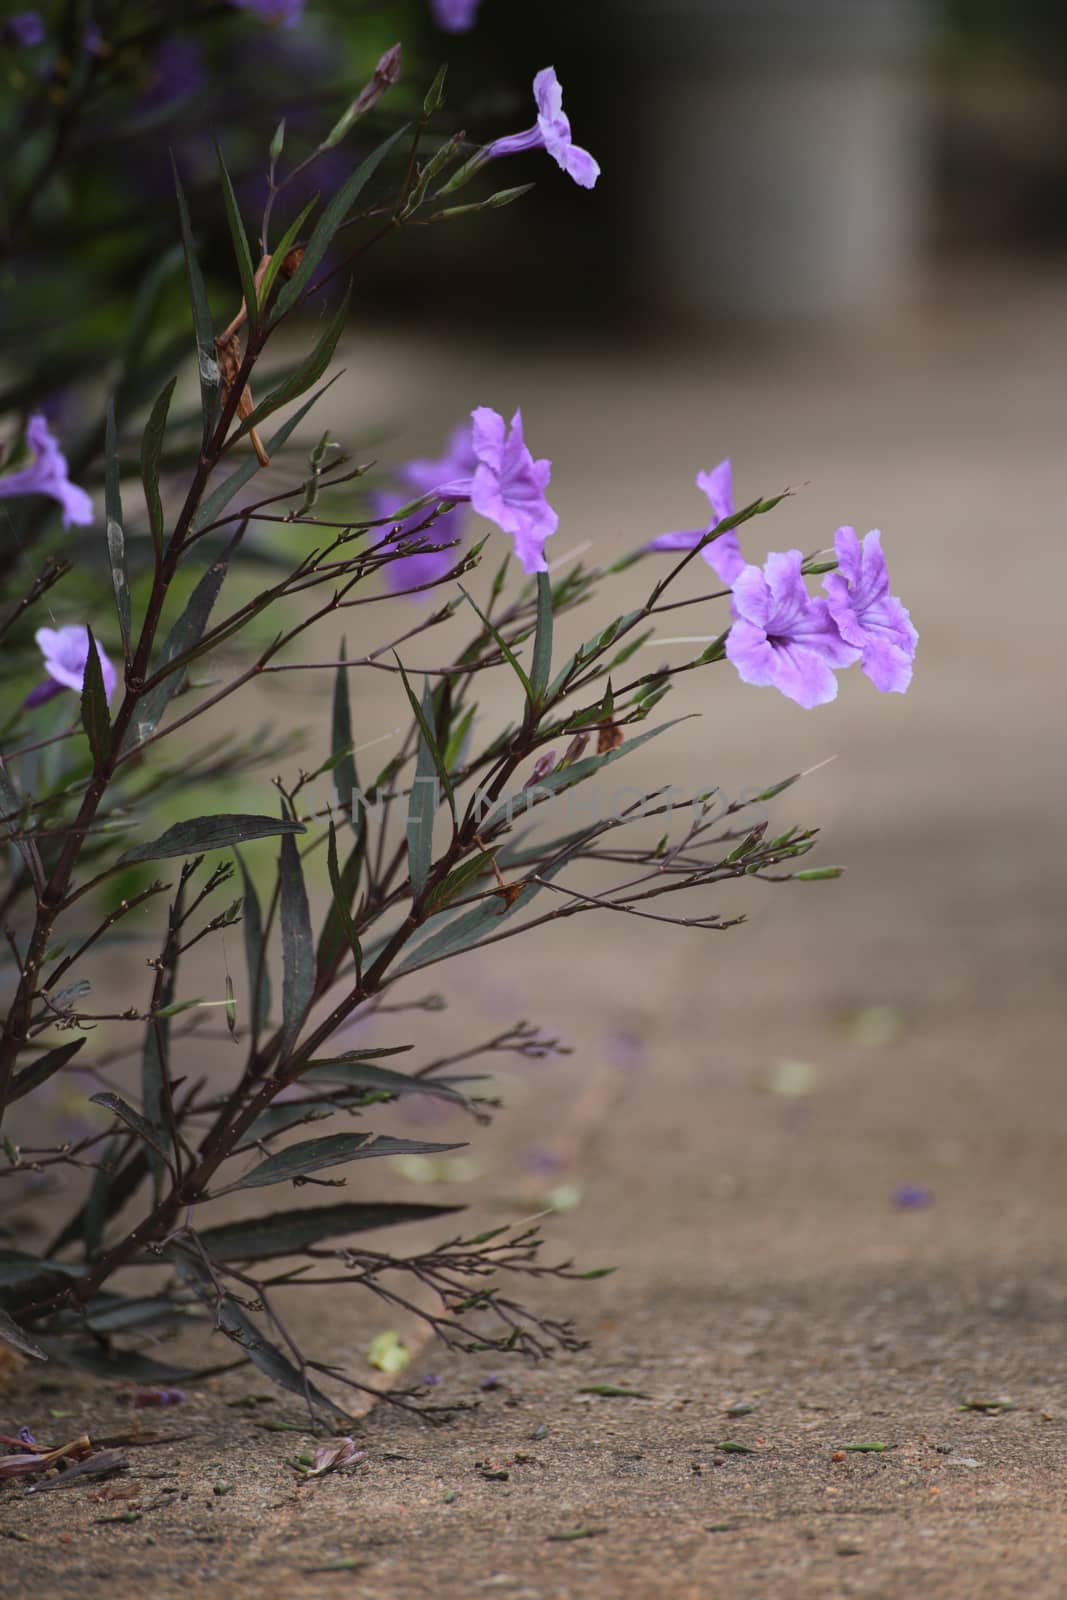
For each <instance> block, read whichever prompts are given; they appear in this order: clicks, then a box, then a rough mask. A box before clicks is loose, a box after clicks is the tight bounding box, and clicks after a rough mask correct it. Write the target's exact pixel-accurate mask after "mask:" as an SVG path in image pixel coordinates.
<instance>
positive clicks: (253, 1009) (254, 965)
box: [234, 850, 271, 1039]
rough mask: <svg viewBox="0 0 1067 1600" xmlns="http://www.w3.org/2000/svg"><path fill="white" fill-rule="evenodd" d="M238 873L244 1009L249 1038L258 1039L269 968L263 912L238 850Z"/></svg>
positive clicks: (265, 1013) (265, 1017) (265, 1018)
mask: <svg viewBox="0 0 1067 1600" xmlns="http://www.w3.org/2000/svg"><path fill="white" fill-rule="evenodd" d="M234 855H235V856H236V857H237V865H238V866H239V867H240V869H241V881H242V883H243V885H244V904H243V908H242V913H241V925H242V928H243V929H244V941H245V962H246V964H247V967H248V1006H249V1012H250V1014H251V1020H252V1037H253V1038H254V1039H258V1037H259V1035H260V1034H261V1033H262V1032H263V1029H264V1028H265V1027H266V1026H267V1023H268V1022H269V1021H270V998H271V996H270V967H269V964H268V961H267V949H266V944H265V942H264V938H263V912H262V910H261V909H260V904H259V896H258V894H257V893H256V886H255V884H254V883H253V882H252V879H251V878H250V877H249V875H248V868H247V867H246V866H245V864H244V858H243V857H242V855H241V852H240V851H239V850H235V851H234Z"/></svg>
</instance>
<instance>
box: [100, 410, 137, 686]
mask: <svg viewBox="0 0 1067 1600" xmlns="http://www.w3.org/2000/svg"><path fill="white" fill-rule="evenodd" d="M104 516H105V519H106V521H107V553H108V562H109V565H110V567H111V583H112V586H113V588H114V590H115V609H116V610H117V612H118V614H119V632H120V633H121V634H122V656H123V660H124V661H127V662H128V661H129V659H130V629H131V625H132V623H131V617H132V613H131V602H130V571H129V567H128V565H127V562H126V535H125V532H124V531H123V526H122V489H121V484H120V469H119V450H118V430H117V428H116V425H115V401H114V398H111V399H109V400H108V403H107V423H106V425H105V432H104Z"/></svg>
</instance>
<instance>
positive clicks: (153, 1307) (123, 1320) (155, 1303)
mask: <svg viewBox="0 0 1067 1600" xmlns="http://www.w3.org/2000/svg"><path fill="white" fill-rule="evenodd" d="M72 1320H73V1321H74V1322H75V1323H76V1325H77V1326H79V1327H89V1328H91V1329H92V1331H93V1332H94V1333H121V1332H122V1331H124V1330H125V1329H129V1328H175V1327H180V1326H181V1325H182V1324H183V1323H186V1324H188V1322H189V1320H190V1319H189V1316H188V1314H187V1312H186V1311H185V1310H184V1309H183V1307H182V1306H180V1305H178V1304H176V1303H175V1301H173V1300H163V1299H153V1298H150V1297H146V1298H143V1299H134V1298H132V1297H130V1296H127V1295H121V1294H109V1295H101V1296H100V1297H99V1299H97V1300H90V1302H89V1304H88V1306H87V1307H86V1308H85V1312H84V1315H83V1314H82V1313H81V1312H75V1313H74V1316H73V1319H72Z"/></svg>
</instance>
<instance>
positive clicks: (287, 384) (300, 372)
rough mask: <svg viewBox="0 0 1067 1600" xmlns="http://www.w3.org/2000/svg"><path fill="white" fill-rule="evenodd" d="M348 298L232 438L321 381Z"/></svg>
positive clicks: (238, 437)
mask: <svg viewBox="0 0 1067 1600" xmlns="http://www.w3.org/2000/svg"><path fill="white" fill-rule="evenodd" d="M348 298H349V297H348V294H347V293H346V294H345V297H344V299H343V300H342V301H341V304H340V305H339V306H338V308H337V310H336V311H335V312H334V314H333V316H332V317H331V319H330V321H329V323H328V325H327V327H326V330H325V332H324V333H323V334H322V336H321V338H320V339H319V342H318V344H317V345H316V346H315V348H314V350H312V352H311V354H310V355H309V356H308V357H307V358H306V359H305V360H304V361H302V362H301V363H300V365H299V366H298V367H297V369H296V371H295V372H291V373H290V374H289V376H288V377H287V378H285V379H283V380H282V382H281V383H280V384H279V385H278V387H277V388H276V389H272V390H271V392H270V394H268V395H267V397H266V399H264V400H261V401H260V402H259V405H258V406H256V408H255V410H254V411H253V412H252V413H251V415H250V416H248V417H246V418H245V420H244V421H243V422H242V423H241V426H240V427H239V428H238V430H237V432H236V433H235V434H234V435H233V439H240V438H242V437H243V436H244V434H246V433H247V432H248V431H249V429H250V428H257V427H258V426H259V424H260V423H261V422H262V421H263V419H264V418H265V417H269V416H270V415H271V413H272V412H273V411H277V410H278V408H279V407H280V406H286V405H288V404H289V402H290V401H291V400H298V399H299V398H300V396H301V395H302V394H303V393H304V391H305V390H307V389H310V388H311V385H312V384H313V383H318V381H319V379H320V378H321V377H322V375H323V373H324V372H325V371H326V368H327V367H328V366H329V364H330V360H331V358H332V356H333V353H334V351H335V350H336V348H337V341H338V339H340V337H341V334H342V333H343V332H344V326H345V322H346V320H347V317H348ZM231 442H232V440H231Z"/></svg>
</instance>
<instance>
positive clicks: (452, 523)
mask: <svg viewBox="0 0 1067 1600" xmlns="http://www.w3.org/2000/svg"><path fill="white" fill-rule="evenodd" d="M371 504H372V506H373V508H374V515H375V516H376V517H391V516H392V514H393V512H394V511H397V510H398V509H399V508H400V507H401V506H404V505H410V504H411V495H410V494H401V493H397V492H396V491H395V490H384V489H383V490H379V491H378V493H376V494H373V495H371ZM428 514H429V508H424V509H423V510H422V511H415V512H412V514H411V515H410V516H408V517H405V518H404V520H403V521H402V522H401V523H400V524H399V529H398V532H397V533H396V534H394V536H393V539H394V542H395V543H396V544H400V543H401V542H402V541H403V540H405V539H412V540H414V539H418V541H419V542H420V543H424V544H431V545H439V544H441V545H443V544H447V545H452V546H453V548H452V549H449V550H419V551H415V552H414V553H413V554H412V555H407V556H400V557H399V559H398V560H396V561H390V562H389V564H388V566H387V567H386V569H385V576H386V581H387V582H388V584H389V587H390V588H391V589H392V590H393V591H394V592H395V593H401V592H402V591H404V590H408V589H421V588H422V587H424V585H426V584H431V583H436V582H437V581H438V580H439V579H440V578H443V577H444V576H445V574H446V573H448V572H451V570H452V568H453V567H454V566H455V564H456V562H457V561H458V560H459V551H458V550H457V549H456V548H455V547H454V546H455V544H456V542H458V541H459V540H460V539H462V538H463V534H464V532H465V530H466V523H467V508H466V506H464V505H457V506H453V507H452V510H451V511H442V512H440V513H439V515H438V516H437V518H436V519H435V520H434V521H433V522H432V523H430V524H429V526H428V527H427V526H424V524H425V523H426V519H427V516H428ZM416 529H419V532H418V533H416V532H415V530H416Z"/></svg>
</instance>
